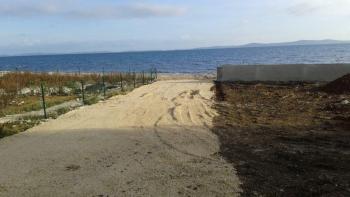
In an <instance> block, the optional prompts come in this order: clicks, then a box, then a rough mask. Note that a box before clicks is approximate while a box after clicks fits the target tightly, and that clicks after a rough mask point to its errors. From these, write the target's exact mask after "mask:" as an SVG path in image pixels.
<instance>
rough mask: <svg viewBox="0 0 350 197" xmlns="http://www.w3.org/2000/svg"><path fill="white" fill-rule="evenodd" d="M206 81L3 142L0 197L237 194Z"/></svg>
mask: <svg viewBox="0 0 350 197" xmlns="http://www.w3.org/2000/svg"><path fill="white" fill-rule="evenodd" d="M211 86H212V84H210V83H204V82H203V83H201V82H199V81H195V80H177V81H159V82H156V83H154V84H152V85H148V86H144V87H141V88H139V89H136V90H134V91H133V92H131V93H129V94H128V95H126V96H119V97H114V98H112V99H110V100H108V101H106V102H103V103H99V104H96V105H93V106H88V107H83V108H81V109H78V110H75V111H72V112H69V113H68V114H65V115H63V116H61V117H60V118H59V119H57V120H52V121H49V122H47V123H44V124H42V125H40V126H37V127H35V128H33V129H31V130H29V131H27V132H24V133H22V134H19V135H16V136H12V137H8V138H5V139H2V140H0V158H1V160H0V196H101V195H103V196H235V195H237V192H238V191H239V189H238V188H239V181H238V178H237V177H236V176H234V169H233V168H232V167H231V165H230V164H227V163H226V162H225V161H224V160H222V159H221V158H220V157H219V156H217V154H216V152H217V151H218V150H219V147H218V141H217V138H216V136H215V135H213V134H212V133H211V132H210V131H209V129H208V127H210V125H211V120H212V117H213V116H214V115H215V112H214V111H213V110H212V109H211V108H210V106H211V100H210V98H211V97H212V94H213V93H212V92H211V91H210V87H211Z"/></svg>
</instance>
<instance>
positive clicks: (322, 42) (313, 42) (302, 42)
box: [197, 39, 350, 49]
mask: <svg viewBox="0 0 350 197" xmlns="http://www.w3.org/2000/svg"><path fill="white" fill-rule="evenodd" d="M329 44H350V41H340V40H330V39H327V40H298V41H295V42H280V43H249V44H245V45H235V46H214V47H202V48H197V49H225V48H248V47H273V46H300V45H329Z"/></svg>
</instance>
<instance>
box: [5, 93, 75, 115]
mask: <svg viewBox="0 0 350 197" xmlns="http://www.w3.org/2000/svg"><path fill="white" fill-rule="evenodd" d="M75 98H76V97H75V96H47V97H45V101H46V106H47V107H52V106H55V105H59V104H62V103H64V102H67V101H70V100H73V99H75ZM15 101H16V103H19V102H21V101H24V104H23V105H16V104H14V105H9V106H7V107H5V108H4V109H1V111H0V117H3V116H5V115H13V114H20V113H24V112H30V111H37V110H40V109H42V104H41V102H42V101H41V97H39V96H28V97H20V98H17V99H15Z"/></svg>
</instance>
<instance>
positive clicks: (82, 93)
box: [81, 80, 85, 105]
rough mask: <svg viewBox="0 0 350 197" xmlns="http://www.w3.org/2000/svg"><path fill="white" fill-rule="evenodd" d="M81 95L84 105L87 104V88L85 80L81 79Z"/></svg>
mask: <svg viewBox="0 0 350 197" xmlns="http://www.w3.org/2000/svg"><path fill="white" fill-rule="evenodd" d="M81 96H82V100H83V105H85V88H84V81H83V80H81Z"/></svg>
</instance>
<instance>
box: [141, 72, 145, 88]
mask: <svg viewBox="0 0 350 197" xmlns="http://www.w3.org/2000/svg"><path fill="white" fill-rule="evenodd" d="M142 85H145V71H144V70H143V71H142Z"/></svg>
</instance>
